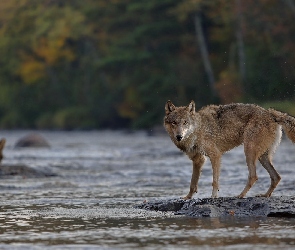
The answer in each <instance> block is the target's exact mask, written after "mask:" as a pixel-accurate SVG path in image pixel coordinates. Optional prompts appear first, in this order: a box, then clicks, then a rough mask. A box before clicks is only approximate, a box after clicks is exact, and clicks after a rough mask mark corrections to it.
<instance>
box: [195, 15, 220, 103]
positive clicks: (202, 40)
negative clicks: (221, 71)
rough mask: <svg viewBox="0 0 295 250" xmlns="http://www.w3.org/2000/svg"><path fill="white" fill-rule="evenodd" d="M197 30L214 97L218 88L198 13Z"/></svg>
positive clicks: (196, 17)
mask: <svg viewBox="0 0 295 250" xmlns="http://www.w3.org/2000/svg"><path fill="white" fill-rule="evenodd" d="M194 21H195V29H196V37H197V40H198V44H199V48H200V52H201V57H202V60H203V64H204V67H205V71H206V74H207V77H208V81H209V87H210V89H211V92H212V95H213V96H214V97H216V96H217V93H216V88H215V78H214V73H213V70H212V67H211V63H210V59H209V53H208V48H207V44H206V41H205V35H204V32H203V28H202V24H201V15H200V13H197V14H196V15H195V20H194Z"/></svg>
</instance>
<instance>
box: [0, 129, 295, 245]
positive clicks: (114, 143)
mask: <svg viewBox="0 0 295 250" xmlns="http://www.w3.org/2000/svg"><path fill="white" fill-rule="evenodd" d="M28 133H29V131H1V137H5V138H6V139H7V144H6V147H5V149H4V156H5V158H4V160H3V164H20V163H21V164H26V165H28V166H30V167H33V168H35V169H38V170H42V171H51V172H53V173H55V174H56V176H52V177H46V178H27V177H26V176H25V175H24V176H19V175H15V176H12V177H11V178H3V177H2V178H1V183H0V208H1V210H0V249H44V248H47V249H180V248H181V249H198V248H199V249H211V248H214V249H224V248H227V249H277V248H280V249H291V248H295V219H292V218H236V217H233V218H230V219H228V218H227V219H220V218H205V219H196V218H187V217H182V216H176V215H174V214H173V213H170V212H167V213H163V212H155V211H145V210H140V209H136V208H134V206H135V205H137V204H140V203H142V202H144V201H146V200H154V199H161V198H162V199H170V198H177V197H180V196H183V195H185V194H186V193H187V192H188V189H189V183H190V177H191V162H190V161H189V159H188V158H187V157H186V156H185V155H183V154H182V153H181V152H179V150H178V149H177V148H176V147H175V146H174V145H173V143H172V142H171V141H170V139H169V138H168V137H167V136H166V135H159V136H147V135H146V133H145V132H134V133H127V132H123V131H115V132H114V131H94V132H46V131H41V132H39V133H41V134H42V135H43V136H44V137H45V138H46V139H47V140H48V142H49V143H50V144H51V148H44V149H36V148H35V149H33V148H23V149H16V148H14V145H15V142H16V141H17V140H18V139H19V138H21V137H22V136H24V135H26V134H28ZM294 152H295V145H292V144H291V143H290V142H289V141H288V140H283V141H282V143H281V146H280V147H279V149H278V151H277V154H276V155H275V157H274V164H275V166H276V168H277V170H278V172H279V173H280V174H281V176H282V181H281V183H280V184H279V186H278V187H277V189H276V190H275V192H274V194H273V195H275V196H280V195H285V196H286V195H287V196H288V195H293V196H294V195H295V190H294V186H295V168H294V167H293V165H294V162H295V154H294ZM257 173H258V177H259V180H258V182H257V183H256V184H255V186H254V187H253V188H252V189H251V190H250V191H249V193H248V196H253V195H255V194H257V193H262V192H265V191H266V190H267V188H268V186H269V184H270V179H269V177H268V174H267V173H266V171H265V170H264V169H263V168H262V167H261V166H260V165H258V166H257ZM247 175H248V173H247V167H246V165H245V157H244V154H243V148H242V147H239V148H236V149H234V150H232V151H231V152H229V153H227V154H225V155H224V156H223V161H222V170H221V177H220V193H219V196H235V195H237V194H239V192H241V190H242V189H243V188H244V185H245V183H246V179H247ZM211 182H212V169H211V166H210V164H209V161H207V162H206V163H205V165H204V168H203V172H202V176H201V179H200V182H199V193H198V194H196V195H195V197H202V198H204V197H210V195H211V188H212V186H211Z"/></svg>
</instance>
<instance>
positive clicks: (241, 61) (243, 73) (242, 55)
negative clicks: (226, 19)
mask: <svg viewBox="0 0 295 250" xmlns="http://www.w3.org/2000/svg"><path fill="white" fill-rule="evenodd" d="M236 15H237V25H236V38H237V44H238V55H239V68H240V75H241V80H242V82H243V83H244V82H245V80H246V56H245V46H244V40H243V33H242V16H241V0H236Z"/></svg>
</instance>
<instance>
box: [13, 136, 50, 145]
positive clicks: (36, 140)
mask: <svg viewBox="0 0 295 250" xmlns="http://www.w3.org/2000/svg"><path fill="white" fill-rule="evenodd" d="M15 147H16V148H19V147H35V148H42V147H45V148H49V147H50V145H49V143H48V142H47V141H46V139H45V138H44V137H43V136H42V135H40V134H38V133H31V134H28V135H26V136H24V137H22V138H21V139H19V140H18V141H17V142H16V144H15Z"/></svg>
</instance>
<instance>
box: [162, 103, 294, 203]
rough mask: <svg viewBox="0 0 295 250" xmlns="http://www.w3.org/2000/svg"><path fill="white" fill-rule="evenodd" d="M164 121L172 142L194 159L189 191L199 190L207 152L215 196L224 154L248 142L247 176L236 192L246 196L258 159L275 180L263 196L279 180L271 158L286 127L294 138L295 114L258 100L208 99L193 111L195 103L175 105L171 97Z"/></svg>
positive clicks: (268, 192) (255, 175)
mask: <svg viewBox="0 0 295 250" xmlns="http://www.w3.org/2000/svg"><path fill="white" fill-rule="evenodd" d="M165 111H166V116H165V117H164V127H165V129H166V131H167V132H168V134H169V136H170V138H171V140H172V141H173V142H174V144H175V145H176V146H177V147H178V148H180V149H181V150H182V151H183V152H185V153H186V154H187V155H188V157H189V158H190V159H191V160H192V162H193V173H192V178H191V184H190V191H189V193H188V194H187V195H186V196H185V197H183V198H184V199H191V198H192V196H193V194H194V193H196V192H197V186H198V181H199V177H200V174H201V169H202V166H203V164H204V162H205V156H207V157H208V158H209V159H210V161H211V164H212V169H213V183H212V186H213V190H212V197H213V198H215V197H217V194H218V189H219V174H220V164H221V156H222V155H223V154H224V153H225V152H226V151H229V150H231V149H232V148H234V147H237V146H239V145H241V144H243V145H244V151H245V156H246V163H247V166H248V170H249V175H248V181H247V184H246V186H245V188H244V190H243V191H242V192H241V193H240V194H239V195H238V197H239V198H243V197H244V196H245V195H246V193H247V192H248V191H249V189H250V188H251V187H252V186H253V184H254V183H255V182H256V181H257V179H258V178H257V174H256V162H257V160H259V161H260V163H261V164H262V166H263V167H264V168H265V169H266V170H267V172H268V173H269V175H270V178H271V185H270V187H269V189H268V190H267V192H266V193H265V194H262V195H259V196H263V197H269V196H271V194H272V192H273V191H274V189H275V188H276V186H277V185H278V183H279V182H280V180H281V177H280V175H279V174H278V173H277V171H276V170H275V168H274V166H273V164H272V156H273V154H274V153H275V150H276V148H277V146H278V145H279V143H280V141H281V135H282V131H281V130H282V128H283V130H284V132H285V133H286V135H287V136H288V137H289V138H290V140H292V142H295V118H294V117H292V116H290V115H288V114H286V113H282V112H280V111H277V110H274V109H268V110H266V109H264V108H262V107H259V106H257V105H254V104H242V103H234V104H229V105H219V106H216V105H210V106H206V107H204V108H202V109H201V110H199V111H198V112H196V111H195V103H194V102H193V101H191V103H190V104H189V105H188V106H181V107H176V106H174V105H173V104H172V102H171V101H167V103H166V106H165Z"/></svg>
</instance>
